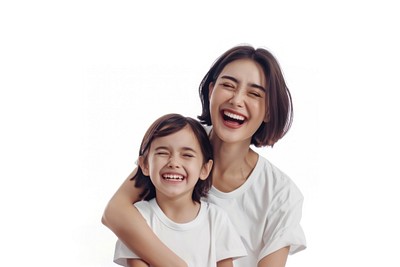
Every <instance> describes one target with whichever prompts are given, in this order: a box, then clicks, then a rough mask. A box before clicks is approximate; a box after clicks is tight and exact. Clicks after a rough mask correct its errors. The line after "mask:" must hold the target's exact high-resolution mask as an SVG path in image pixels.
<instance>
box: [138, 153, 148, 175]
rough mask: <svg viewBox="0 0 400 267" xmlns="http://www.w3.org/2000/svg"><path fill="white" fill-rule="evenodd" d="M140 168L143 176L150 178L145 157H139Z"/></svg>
mask: <svg viewBox="0 0 400 267" xmlns="http://www.w3.org/2000/svg"><path fill="white" fill-rule="evenodd" d="M139 167H140V169H141V170H142V172H143V174H144V175H146V176H149V166H148V165H147V163H146V159H145V158H144V157H143V156H139Z"/></svg>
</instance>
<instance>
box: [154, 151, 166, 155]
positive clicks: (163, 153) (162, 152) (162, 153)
mask: <svg viewBox="0 0 400 267" xmlns="http://www.w3.org/2000/svg"><path fill="white" fill-rule="evenodd" d="M156 155H159V156H164V155H168V153H167V152H164V151H160V152H157V153H156Z"/></svg>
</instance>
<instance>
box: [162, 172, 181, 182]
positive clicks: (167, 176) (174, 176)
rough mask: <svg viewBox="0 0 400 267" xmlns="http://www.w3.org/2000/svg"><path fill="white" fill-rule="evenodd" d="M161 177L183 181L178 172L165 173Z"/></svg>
mask: <svg viewBox="0 0 400 267" xmlns="http://www.w3.org/2000/svg"><path fill="white" fill-rule="evenodd" d="M163 178H164V179H166V180H178V181H183V176H182V175H178V174H165V175H163Z"/></svg>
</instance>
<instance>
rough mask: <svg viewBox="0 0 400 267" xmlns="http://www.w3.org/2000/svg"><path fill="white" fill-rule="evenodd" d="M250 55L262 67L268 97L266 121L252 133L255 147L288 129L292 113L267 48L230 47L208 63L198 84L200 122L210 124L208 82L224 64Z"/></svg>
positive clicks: (288, 97) (277, 67) (212, 79)
mask: <svg viewBox="0 0 400 267" xmlns="http://www.w3.org/2000/svg"><path fill="white" fill-rule="evenodd" d="M239 59H251V60H253V61H255V62H257V63H258V64H259V65H260V66H261V67H262V69H263V71H264V75H265V77H266V79H267V97H266V98H265V101H266V103H265V105H266V116H268V118H269V120H268V122H263V123H262V124H261V125H260V127H259V128H258V130H257V131H256V132H255V133H254V134H253V136H252V139H251V144H252V145H255V146H256V147H262V146H273V145H274V144H275V143H276V142H277V141H278V140H279V139H281V138H282V137H283V136H284V135H285V134H286V133H287V131H288V130H289V129H290V126H291V124H292V117H293V106H292V97H291V95H290V92H289V89H288V87H287V86H286V83H285V79H284V77H283V74H282V71H281V69H280V66H279V63H278V61H277V60H276V59H275V57H274V56H273V55H272V54H271V53H270V52H269V51H267V50H266V49H263V48H257V49H255V48H253V47H252V46H248V45H242V46H236V47H233V48H231V49H230V50H228V51H226V52H225V53H224V54H222V55H221V56H220V57H219V58H218V59H217V60H216V61H215V62H214V64H213V65H212V66H211V68H210V70H209V71H208V72H207V74H206V75H205V76H204V78H203V80H202V81H201V83H200V86H199V93H200V99H201V103H202V114H201V115H200V116H198V118H199V120H200V122H201V123H203V124H206V125H212V122H211V116H210V100H209V85H210V83H215V81H216V80H217V78H218V76H219V75H220V73H221V72H222V70H223V69H224V67H225V66H226V65H227V64H229V63H231V62H232V61H235V60H239Z"/></svg>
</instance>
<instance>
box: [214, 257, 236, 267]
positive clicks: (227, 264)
mask: <svg viewBox="0 0 400 267" xmlns="http://www.w3.org/2000/svg"><path fill="white" fill-rule="evenodd" d="M217 267H233V260H232V258H228V259H224V260H221V261H219V262H217Z"/></svg>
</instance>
